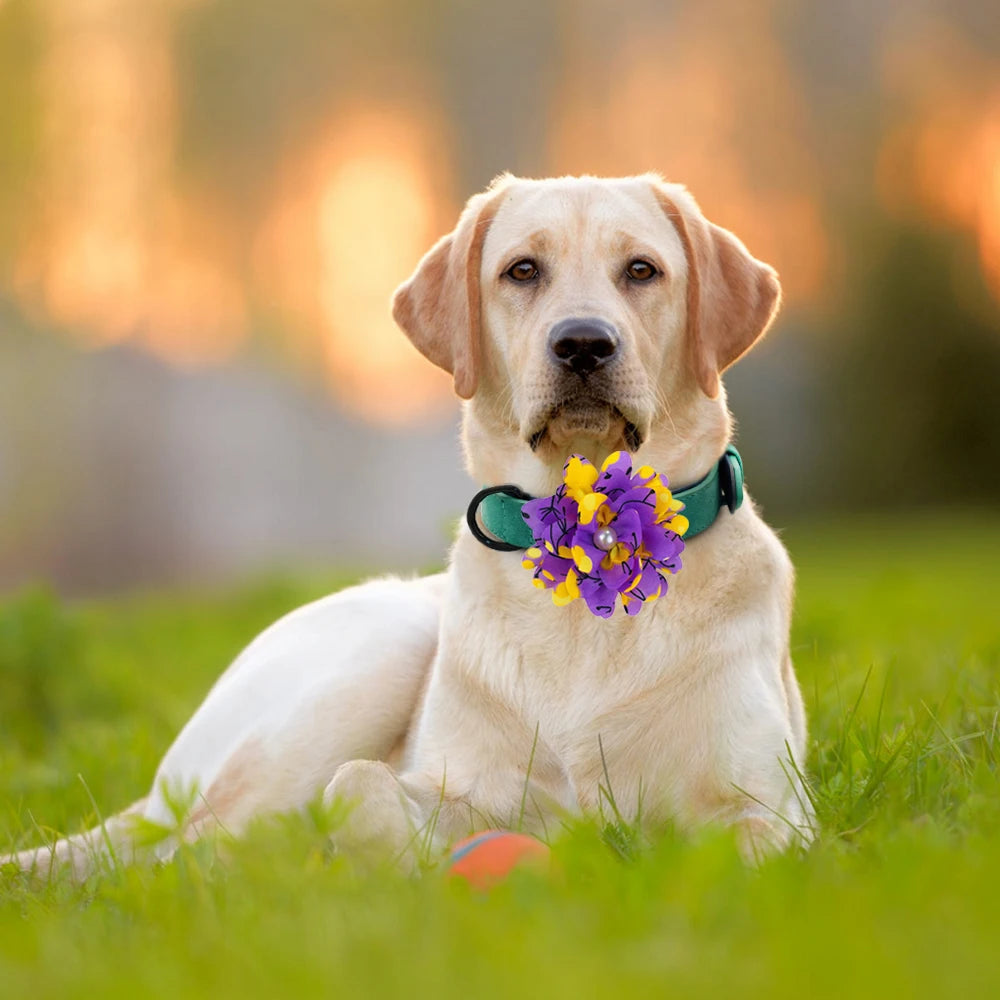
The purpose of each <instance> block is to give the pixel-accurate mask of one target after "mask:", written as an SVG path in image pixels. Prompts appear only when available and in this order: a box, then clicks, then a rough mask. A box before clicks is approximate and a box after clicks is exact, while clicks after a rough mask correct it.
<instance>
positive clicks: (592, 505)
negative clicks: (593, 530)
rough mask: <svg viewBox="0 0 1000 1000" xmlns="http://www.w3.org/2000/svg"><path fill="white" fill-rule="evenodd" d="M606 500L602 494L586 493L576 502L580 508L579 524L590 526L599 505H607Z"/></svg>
mask: <svg viewBox="0 0 1000 1000" xmlns="http://www.w3.org/2000/svg"><path fill="white" fill-rule="evenodd" d="M607 500H608V498H607V497H606V496H605V495H604V494H603V493H588V494H587V495H586V496H585V497H583V499H582V500H577V505H578V506H579V508H580V524H590V522H591V521H593V520H594V515H595V514H596V513H597V509H598V508H599V507H600V506H601V504H604V503H607Z"/></svg>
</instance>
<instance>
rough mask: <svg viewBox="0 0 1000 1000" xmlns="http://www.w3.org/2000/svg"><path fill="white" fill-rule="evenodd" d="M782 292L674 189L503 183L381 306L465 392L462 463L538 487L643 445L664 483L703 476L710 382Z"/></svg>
mask: <svg viewBox="0 0 1000 1000" xmlns="http://www.w3.org/2000/svg"><path fill="white" fill-rule="evenodd" d="M779 298H780V287H779V285H778V279H777V275H776V274H775V272H774V271H773V269H772V268H770V267H768V266H767V265H766V264H762V263H761V262H760V261H758V260H755V259H754V258H753V257H752V256H751V255H750V254H749V253H748V252H747V250H746V248H745V247H744V246H743V244H742V243H741V242H740V241H739V240H738V239H736V237H734V236H733V235H732V234H731V233H729V232H727V231H726V230H725V229H721V228H720V227H718V226H715V225H713V224H712V223H710V222H708V221H707V220H706V219H705V218H704V216H703V215H702V214H701V212H700V211H699V209H698V206H697V205H696V203H695V201H694V199H693V198H692V197H691V196H690V195H689V194H688V193H687V191H685V189H684V188H682V187H679V186H677V185H669V184H665V183H664V182H663V181H662V180H661V179H660V178H658V177H655V176H652V175H647V176H643V177H635V178H627V179H623V180H603V179H598V178H593V177H581V178H559V179H554V180H520V179H516V178H512V177H502V178H500V179H499V180H498V181H496V182H495V183H494V184H493V185H492V187H491V188H490V189H489V190H488V191H486V192H484V193H482V194H478V195H476V196H475V197H473V198H472V199H471V200H470V201H469V203H468V205H467V206H466V208H465V211H464V212H463V213H462V216H461V218H460V219H459V223H458V226H457V227H456V229H455V230H454V232H452V233H451V234H449V235H448V236H445V237H444V238H443V239H442V240H440V241H439V242H438V243H437V244H436V245H435V246H434V247H433V248H432V249H431V250H430V252H429V253H428V254H427V255H426V256H425V257H424V259H423V260H422V261H421V262H420V264H419V266H418V267H417V270H416V272H415V274H414V275H413V277H412V278H410V280H409V281H407V282H406V283H405V284H404V285H402V286H401V287H400V288H399V290H398V291H397V292H396V296H395V299H394V301H393V315H394V316H395V318H396V321H397V323H399V325H400V326H401V327H402V329H403V330H404V331H405V333H406V334H407V336H409V338H410V339H411V340H412V341H413V343H414V344H415V345H416V346H417V347H418V348H419V349H420V351H422V352H423V353H424V354H425V355H426V356H427V357H428V358H429V359H430V360H431V361H433V362H434V363H435V364H437V365H439V366H441V367H442V368H444V369H446V370H447V371H449V372H451V373H452V374H453V375H454V378H455V389H456V391H457V392H458V394H459V395H460V396H462V397H463V398H465V399H469V400H471V403H470V405H469V407H468V409H467V422H466V439H467V442H468V443H469V452H470V461H471V463H472V466H473V468H472V472H473V474H474V475H476V476H477V478H479V479H481V480H483V481H493V482H496V481H501V480H515V481H517V482H521V483H522V484H524V485H526V486H527V488H529V489H548V488H550V486H551V483H552V479H553V476H557V475H558V472H559V471H560V470H561V468H562V465H563V462H564V461H565V459H566V457H567V456H568V455H569V454H571V453H574V452H576V453H581V454H584V455H587V456H588V457H589V458H591V460H593V461H596V462H600V461H601V460H602V459H603V458H604V457H605V455H607V454H608V453H609V452H611V451H614V450H616V449H618V448H626V449H628V450H630V451H632V452H637V451H640V449H641V451H642V460H643V461H645V462H648V463H649V464H651V465H654V467H657V468H660V469H662V470H663V471H664V472H666V473H667V474H669V475H670V476H671V477H672V478H674V479H675V481H677V480H676V477H677V476H681V477H684V476H688V475H696V474H701V473H703V472H704V471H706V470H707V468H708V465H707V464H704V468H699V467H698V466H699V463H710V462H711V461H712V460H714V458H717V457H718V454H719V452H720V451H721V448H722V447H723V445H724V442H725V439H726V437H727V436H728V432H729V423H728V414H727V411H726V407H725V400H724V396H723V393H722V391H721V383H720V381H719V375H720V373H721V372H722V371H724V370H725V369H726V368H727V367H728V366H729V365H730V364H732V363H733V362H734V361H735V360H736V359H737V358H739V357H740V356H741V355H742V354H743V353H744V352H746V351H747V350H748V349H749V348H750V347H751V345H752V344H753V343H754V342H755V341H756V340H757V339H758V338H759V337H760V336H761V335H762V334H763V333H764V332H765V330H766V329H767V327H768V325H769V324H770V322H771V320H772V319H773V317H774V314H775V312H776V311H777V307H778V302H779ZM702 452H704V456H703V455H702ZM689 466H690V469H689V468H688V467H689Z"/></svg>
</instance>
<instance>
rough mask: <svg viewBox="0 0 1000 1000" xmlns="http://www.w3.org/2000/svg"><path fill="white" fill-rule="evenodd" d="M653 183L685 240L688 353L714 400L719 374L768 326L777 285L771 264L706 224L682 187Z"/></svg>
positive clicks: (773, 312)
mask: <svg viewBox="0 0 1000 1000" xmlns="http://www.w3.org/2000/svg"><path fill="white" fill-rule="evenodd" d="M652 184H653V189H654V191H655V192H656V197H657V199H658V201H659V203H660V206H661V207H662V208H663V211H664V212H665V213H666V215H667V217H668V218H669V219H670V221H671V222H672V223H673V224H674V227H675V228H676V230H677V234H678V235H679V236H680V238H681V242H682V243H683V244H684V252H685V254H686V255H687V262H688V285H687V344H688V352H689V357H690V359H691V364H692V367H693V369H694V373H695V375H696V377H697V379H698V384H699V385H700V386H701V388H702V391H703V392H704V393H705V395H707V396H709V397H711V398H712V399H715V397H716V396H718V394H719V375H720V374H721V373H722V372H724V371H725V370H726V369H727V368H728V367H729V366H730V365H731V364H732V363H733V362H734V361H736V360H737V359H738V358H740V357H742V355H744V354H745V353H746V352H747V351H748V350H750V348H751V347H752V346H753V345H754V344H755V343H756V342H757V341H758V340H759V339H760V338H761V337H762V336H763V335H764V333H765V332H766V331H767V328H768V327H769V326H770V325H771V321H772V320H773V319H774V317H775V315H776V314H777V312H778V307H779V305H780V303H781V285H780V284H779V283H778V275H777V273H776V272H775V270H774V268H772V267H769V266H768V265H767V264H764V263H762V262H761V261H759V260H757V259H755V258H754V257H752V256H751V255H750V253H749V251H748V250H747V248H746V247H745V246H744V245H743V244H742V243H741V242H740V241H739V240H738V239H737V238H736V237H735V236H733V234H732V233H731V232H729V231H728V230H726V229H723V228H722V227H721V226H716V225H713V224H712V223H711V222H709V221H708V220H707V219H706V218H705V217H704V216H703V215H702V214H701V211H700V210H699V208H698V206H697V204H696V203H695V200H694V199H693V198H692V197H691V196H690V195H689V194H688V193H687V191H685V190H684V189H683V188H681V187H678V186H675V185H667V184H664V183H663V182H662V181H659V180H658V179H655V178H654V179H653V180H652Z"/></svg>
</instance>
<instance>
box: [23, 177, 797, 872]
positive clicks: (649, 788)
mask: <svg viewBox="0 0 1000 1000" xmlns="http://www.w3.org/2000/svg"><path fill="white" fill-rule="evenodd" d="M779 298H780V289H779V285H778V279H777V276H776V275H775V273H774V271H773V270H772V269H771V268H770V267H768V266H767V265H765V264H762V263H761V262H759V261H757V260H755V259H754V258H753V257H752V256H750V254H749V253H748V252H747V250H746V248H745V247H744V246H743V244H742V243H740V241H739V240H737V239H736V238H735V237H734V236H733V235H732V234H731V233H729V232H727V231H726V230H724V229H721V228H719V227H717V226H715V225H713V224H711V223H709V222H708V221H707V220H706V219H705V218H704V217H703V216H702V214H701V212H700V211H699V209H698V206H697V205H696V204H695V202H694V200H693V199H692V198H691V196H690V195H689V194H688V193H687V191H686V190H685V189H684V188H682V187H679V186H676V185H670V184H666V183H664V182H663V181H662V180H661V179H660V178H659V177H656V176H652V175H650V176H643V177H634V178H627V179H621V180H604V179H597V178H592V177H580V178H572V177H567V178H559V179H553V180H521V179H516V178H513V177H502V178H500V179H499V180H498V181H496V182H495V183H494V184H493V185H492V186H491V187H490V189H489V190H488V191H486V192H484V193H482V194H479V195H476V196H475V197H474V198H472V199H471V200H470V202H469V203H468V205H467V207H466V209H465V211H464V212H463V214H462V216H461V218H460V219H459V222H458V226H457V227H456V229H455V230H454V232H453V233H451V234H450V235H448V236H446V237H444V238H443V239H442V240H441V241H440V242H439V243H438V244H437V245H436V246H435V247H433V248H432V249H431V251H430V252H429V253H428V254H427V255H426V256H425V257H424V259H423V260H422V261H421V262H420V264H419V266H418V268H417V270H416V273H415V274H414V275H413V276H412V278H410V280H409V281H408V282H406V283H405V284H404V285H403V286H402V287H401V288H400V289H399V290H398V292H397V293H396V297H395V300H394V303H393V311H394V315H395V317H396V320H397V322H398V323H399V325H400V326H401V327H402V329H403V331H404V332H405V333H406V334H407V336H408V337H409V338H410V339H411V340H412V341H413V343H414V344H415V345H416V346H417V348H419V350H420V351H422V352H423V353H424V354H425V355H426V356H427V357H428V358H429V359H430V360H431V361H432V362H433V363H434V364H436V365H439V366H441V367H442V368H445V369H446V370H447V371H449V372H450V373H452V374H453V375H454V380H455V389H456V391H457V393H458V394H459V395H460V396H461V397H463V398H464V399H465V400H467V402H466V403H465V404H464V443H465V452H466V460H467V463H468V467H469V470H470V472H471V473H472V475H473V476H474V477H475V479H476V480H477V481H478V482H481V483H484V484H488V485H496V484H505V483H511V484H516V485H517V486H518V487H519V488H520V489H522V490H523V491H525V492H526V493H528V494H531V495H533V496H539V497H540V496H545V495H547V494H551V493H552V492H553V491H554V490H555V489H556V488H557V487H558V486H559V484H560V482H561V480H562V476H563V467H564V464H565V462H566V460H567V457H568V456H569V455H571V454H574V453H575V454H579V455H582V456H585V457H586V458H587V459H589V460H590V461H591V462H593V463H594V464H596V465H600V463H601V462H602V461H603V460H604V459H605V458H606V456H608V455H609V454H611V453H613V452H615V451H617V450H621V449H625V450H628V451H629V452H631V453H632V455H633V456H634V458H635V460H636V462H637V463H641V464H642V465H646V466H651V467H652V468H653V469H655V470H656V471H657V472H659V473H662V474H663V475H665V476H667V477H668V478H669V481H670V483H671V484H672V485H673V486H674V487H682V486H685V485H688V484H694V483H697V482H699V481H700V480H702V479H703V478H704V477H705V476H706V474H707V473H709V471H710V470H712V469H713V468H715V466H716V464H717V463H718V462H719V459H720V456H721V455H722V454H723V452H724V450H725V449H726V446H727V444H728V443H729V440H730V436H731V432H732V422H731V418H730V415H729V412H728V410H727V407H726V398H725V392H724V389H723V387H722V384H721V382H720V378H719V376H720V373H721V372H723V371H724V370H725V369H726V368H727V367H728V366H729V365H730V364H732V363H733V362H734V361H735V360H736V359H737V358H739V357H740V356H741V355H742V354H743V353H744V352H745V351H747V350H748V349H749V348H750V347H751V346H752V345H753V343H754V342H755V341H756V340H757V339H758V338H759V337H761V336H762V335H763V334H764V332H765V331H766V329H767V327H768V325H769V324H770V322H771V320H772V319H773V317H774V314H775V312H776V311H777V308H778V303H779ZM411 485H412V488H415V489H419V484H411ZM456 499H457V498H456ZM522 559H523V554H519V553H517V552H498V551H494V550H493V549H491V548H489V547H487V546H485V545H483V544H480V542H479V541H477V539H476V538H475V537H474V536H473V534H472V533H471V532H470V531H469V530H468V529H466V528H463V530H462V531H461V533H460V535H459V537H458V539H457V541H456V543H455V545H454V548H453V550H452V554H451V560H450V564H449V568H448V570H447V572H446V573H444V574H441V575H438V576H434V577H428V578H425V579H422V580H413V581H401V580H378V581H373V582H370V583H367V584H364V585H362V586H359V587H356V588H352V589H350V590H347V591H344V592H342V593H339V594H336V595H333V596H331V597H328V598H326V599H324V600H321V601H318V602H316V603H315V604H312V605H308V606H307V607H304V608H300V609H299V610H298V611H295V612H293V613H292V614H290V615H288V616H287V617H286V618H284V619H282V620H281V621H280V622H278V623H277V624H276V625H274V626H272V627H271V628H270V629H269V630H267V631H266V632H264V633H263V634H262V635H261V636H259V637H258V638H257V639H256V640H255V641H254V642H253V643H252V644H251V645H250V646H249V647H248V648H247V649H246V650H245V651H244V652H243V653H242V654H241V656H240V657H239V658H238V659H237V660H236V661H235V662H234V663H233V665H232V666H231V667H230V668H229V670H228V671H227V672H226V673H225V674H223V676H222V678H221V679H220V680H219V681H218V683H217V684H216V686H215V687H214V688H213V690H212V691H211V692H210V693H209V695H208V697H207V699H206V700H205V702H204V703H203V704H202V706H201V707H200V708H199V709H198V711H197V712H196V713H195V715H194V717H193V718H192V719H191V721H190V722H189V723H188V725H187V726H186V727H185V729H184V730H183V731H182V733H181V734H180V736H179V737H178V739H177V741H176V742H175V744H174V745H173V746H172V747H171V748H170V750H169V751H168V752H167V755H166V757H165V758H164V760H163V762H162V764H161V767H160V769H159V772H158V774H157V777H156V780H155V783H154V788H153V790H152V791H151V793H150V795H149V796H148V797H147V798H146V799H143V800H142V801H140V802H138V803H136V804H135V805H134V806H133V807H131V809H129V810H126V811H125V812H124V813H122V814H120V815H119V816H118V817H116V818H115V819H113V820H111V821H110V822H109V823H108V824H107V825H106V828H105V829H103V830H100V831H91V832H89V833H85V834H81V835H77V836H76V837H73V838H69V839H67V840H63V841H60V842H59V843H57V844H55V845H52V846H50V847H45V848H36V849H34V850H29V851H24V852H22V853H21V854H19V855H18V856H17V858H16V861H17V863H18V864H19V865H20V866H21V867H22V868H24V869H32V868H33V869H36V870H47V869H48V868H49V867H50V866H51V864H52V863H70V864H72V865H73V867H74V868H75V869H76V870H77V871H78V872H85V871H87V870H89V869H90V868H91V867H92V866H93V864H94V862H95V859H97V858H99V857H101V856H102V855H103V854H105V853H106V852H107V850H108V849H109V846H110V847H114V848H115V849H116V851H117V853H118V854H119V855H121V856H125V857H131V856H132V855H133V854H134V848H133V846H132V840H131V835H130V825H131V823H132V817H133V816H137V815H138V816H143V817H144V818H146V819H149V820H153V821H157V822H170V816H171V813H170V802H169V801H168V799H169V793H170V790H171V789H179V788H196V789H197V790H198V795H199V797H198V800H197V802H196V804H195V807H194V810H193V812H192V815H191V817H190V823H189V825H188V826H187V828H186V833H185V834H184V835H185V836H197V835H199V834H201V833H204V832H205V831H206V830H207V829H210V828H212V827H214V826H215V825H216V824H221V825H222V826H223V827H225V828H226V829H227V830H229V831H233V832H237V831H238V830H239V829H240V828H241V827H242V826H243V825H244V824H245V823H246V822H247V821H248V820H249V819H250V818H251V817H253V816H255V815H258V814H260V813H263V812H273V811H280V810H289V809H295V808H299V807H301V806H303V805H304V804H305V803H306V802H308V801H309V800H310V799H311V798H312V797H313V796H314V795H315V794H316V793H317V792H318V791H319V790H320V789H322V788H324V787H325V788H326V792H325V795H326V797H327V798H335V797H342V798H344V799H347V800H350V801H351V802H353V803H354V804H355V805H354V808H353V810H352V811H351V813H350V814H349V818H348V821H347V823H346V825H345V826H344V828H343V829H342V830H341V831H340V832H339V833H338V835H337V839H338V844H339V846H340V847H341V848H342V849H344V850H349V851H353V852H357V853H359V854H360V853H368V852H374V853H376V854H384V855H386V856H388V855H390V854H393V855H398V856H401V857H402V858H403V859H404V860H406V859H407V858H410V859H411V860H412V853H413V851H414V850H415V847H414V845H415V844H418V843H420V844H422V843H424V842H425V841H426V840H427V839H428V838H430V839H432V840H433V842H434V844H436V845H444V844H447V843H448V842H450V841H451V840H453V839H454V838H457V837H459V836H462V835H464V834H466V833H468V832H470V831H471V830H474V829H481V828H483V827H484V826H495V825H520V826H523V827H525V828H527V829H529V830H538V831H541V830H546V829H548V830H550V831H551V829H552V822H553V820H556V821H558V819H559V817H561V816H563V815H566V814H573V813H578V812H580V811H582V812H584V813H593V812H598V811H600V810H601V809H602V808H603V807H605V806H606V805H609V804H610V803H609V801H608V799H609V797H611V796H613V799H614V806H615V808H616V809H617V810H618V811H619V812H620V813H622V814H624V815H625V816H627V817H628V816H640V815H641V817H642V820H643V821H644V822H646V823H649V824H652V825H654V826H655V825H657V824H662V823H666V822H673V823H675V824H677V825H678V826H680V827H681V828H688V829H689V828H694V827H697V826H700V825H703V824H707V823H720V824H727V825H733V826H735V827H736V829H737V831H738V835H739V838H740V842H741V844H742V846H743V848H744V850H745V851H746V852H747V853H748V855H753V854H754V853H756V852H759V851H760V850H762V849H769V848H780V847H784V846H786V845H787V844H789V843H790V842H792V841H794V840H797V839H807V838H808V835H809V829H810V815H809V810H808V803H807V800H806V797H805V795H804V793H803V789H802V788H801V787H800V783H799V779H798V778H797V777H796V768H795V767H793V766H792V764H791V762H792V761H796V762H800V761H801V760H802V757H803V754H804V751H805V739H806V734H805V719H804V713H803V707H802V699H801V696H800V693H799V689H798V685H797V683H796V680H795V676H794V673H793V670H792V665H791V660H790V657H789V649H788V632H789V620H790V615H791V604H792V576H793V573H792V567H791V564H790V562H789V559H788V556H787V555H786V553H785V550H784V548H783V547H782V545H781V543H780V542H779V541H778V539H777V538H776V536H775V535H774V533H773V532H772V531H771V530H770V529H769V528H768V527H767V526H766V525H765V524H764V522H763V521H762V520H761V519H760V517H759V516H758V514H757V512H756V510H755V509H754V507H753V504H752V503H750V502H749V501H748V502H746V503H744V504H743V505H742V506H740V507H739V508H738V509H736V510H735V511H734V512H732V513H730V511H729V510H728V509H726V508H725V507H723V508H722V510H721V511H720V513H719V515H718V517H717V518H716V520H715V521H714V523H712V524H711V527H709V528H708V529H707V530H705V531H703V532H702V533H701V534H699V535H698V536H697V537H696V538H691V539H690V540H689V541H688V543H687V547H686V549H685V552H684V560H683V562H684V566H683V569H682V570H681V571H680V572H679V573H678V574H677V575H676V576H675V577H671V579H670V586H669V590H668V592H667V593H666V594H665V595H664V596H662V597H661V598H660V599H659V600H657V601H655V602H653V603H650V604H649V605H648V606H645V607H644V608H643V610H642V613H641V614H639V615H637V616H635V617H630V616H626V615H625V614H623V613H621V612H618V613H616V614H614V615H613V616H612V617H610V618H600V617H595V616H594V615H593V614H591V613H590V611H589V610H588V607H587V606H586V604H585V602H584V601H575V602H572V603H569V604H566V605H565V606H556V605H555V604H554V603H553V602H552V601H551V600H549V598H548V595H547V594H546V593H544V592H541V591H539V590H538V589H535V588H534V587H532V586H531V582H532V581H531V574H530V573H528V572H526V570H525V569H524V568H523V566H522ZM422 834H423V836H422ZM173 848H174V844H173V842H172V841H171V840H168V841H165V842H164V843H162V844H160V845H159V846H158V848H156V853H157V854H158V855H159V856H164V855H166V854H168V853H169V852H170V851H171V850H172V849H173Z"/></svg>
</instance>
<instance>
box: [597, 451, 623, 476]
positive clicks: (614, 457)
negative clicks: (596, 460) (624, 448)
mask: <svg viewBox="0 0 1000 1000" xmlns="http://www.w3.org/2000/svg"><path fill="white" fill-rule="evenodd" d="M621 457H622V453H621V452H620V451H613V452H611V454H610V455H608V457H607V458H606V459H605V460H604V464H603V465H602V466H601V472H607V471H608V469H610V468H611V466H612V465H614V464H615V462H617V461H618V459H619V458H621Z"/></svg>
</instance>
